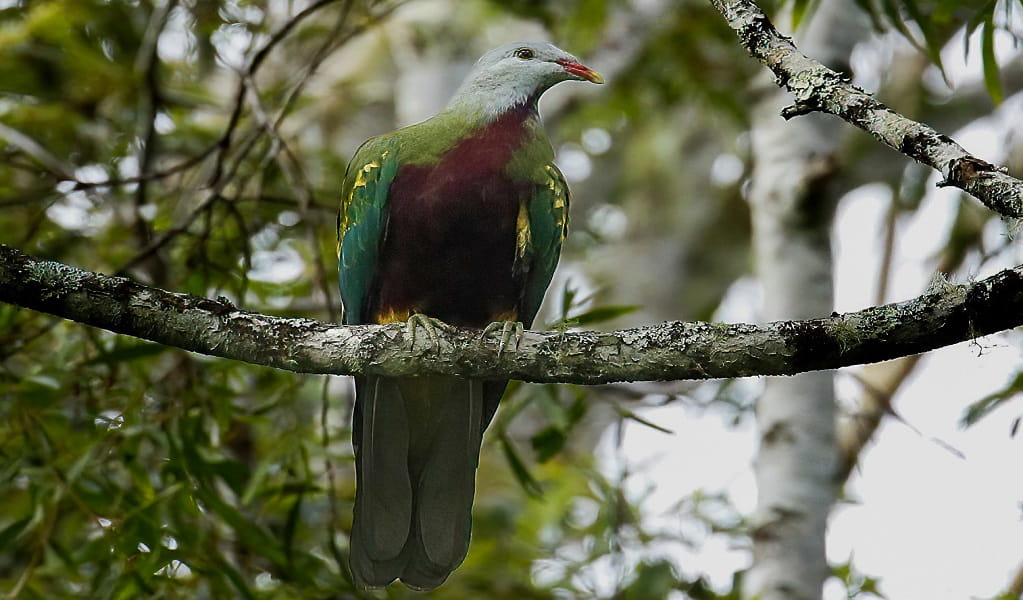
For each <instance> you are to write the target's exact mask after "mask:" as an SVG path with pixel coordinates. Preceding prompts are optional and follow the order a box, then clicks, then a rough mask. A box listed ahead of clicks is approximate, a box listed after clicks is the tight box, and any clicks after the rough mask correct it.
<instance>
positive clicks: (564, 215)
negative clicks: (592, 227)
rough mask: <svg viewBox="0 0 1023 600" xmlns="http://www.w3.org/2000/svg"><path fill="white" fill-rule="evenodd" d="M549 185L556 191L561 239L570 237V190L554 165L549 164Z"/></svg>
mask: <svg viewBox="0 0 1023 600" xmlns="http://www.w3.org/2000/svg"><path fill="white" fill-rule="evenodd" d="M547 175H548V178H547V187H548V188H549V189H550V190H551V192H553V193H554V202H553V204H552V205H551V207H552V208H553V209H554V222H555V223H557V225H558V227H560V228H561V239H562V240H564V239H565V238H566V237H568V190H567V189H566V188H565V184H564V183H563V182H562V179H561V177H560V176H559V175H558V170H557V168H556V167H555V166H554V165H547Z"/></svg>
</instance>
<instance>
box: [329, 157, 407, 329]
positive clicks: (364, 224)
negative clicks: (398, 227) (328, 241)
mask: <svg viewBox="0 0 1023 600" xmlns="http://www.w3.org/2000/svg"><path fill="white" fill-rule="evenodd" d="M379 141H380V140H379V138H375V139H371V140H368V141H367V142H366V143H365V144H363V145H362V146H361V147H360V148H359V149H358V150H357V151H356V153H355V156H354V157H353V158H352V162H350V163H349V164H348V170H347V172H346V173H345V182H344V185H343V186H342V188H341V194H342V196H341V210H340V211H338V215H337V258H338V287H339V288H340V289H341V303H342V305H343V308H344V312H343V318H342V321H343V322H344V323H345V324H355V323H365V322H366V320H367V319H369V318H370V317H371V315H367V314H363V312H364V310H365V307H366V295H367V294H368V293H369V288H370V286H371V285H372V283H373V276H374V274H375V273H376V268H377V254H378V251H379V248H380V242H381V240H382V239H383V235H384V229H385V227H386V225H387V223H386V221H387V194H388V191H389V189H390V186H391V182H392V181H393V180H394V175H395V173H396V172H397V171H398V159H397V156H396V155H395V153H394V152H391V151H389V150H387V149H385V148H386V144H381V143H379ZM382 146H383V147H382Z"/></svg>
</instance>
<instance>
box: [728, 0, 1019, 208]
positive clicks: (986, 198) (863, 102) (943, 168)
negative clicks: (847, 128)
mask: <svg viewBox="0 0 1023 600" xmlns="http://www.w3.org/2000/svg"><path fill="white" fill-rule="evenodd" d="M711 3H712V4H713V5H714V6H715V7H716V8H717V9H718V11H720V12H721V14H722V16H724V18H725V21H726V22H727V23H728V25H729V27H731V28H732V29H733V30H735V32H736V33H737V34H738V36H739V40H740V42H741V43H742V45H743V47H745V48H746V50H747V51H748V52H749V53H750V55H752V56H753V57H754V58H756V59H757V60H758V61H760V62H761V63H763V64H764V65H765V66H766V67H768V68H769V69H771V71H773V72H774V74H775V76H776V77H777V82H778V85H779V86H781V87H784V88H785V89H787V90H788V91H789V92H790V93H791V94H792V95H793V96H795V100H796V101H795V104H793V105H792V106H789V107H788V108H786V109H784V110H783V111H782V116H783V117H785V118H786V119H789V118H792V117H796V116H799V115H805V114H808V113H811V112H826V113H830V114H833V115H836V116H838V117H841V118H842V119H844V120H845V121H847V122H849V123H851V124H853V125H855V126H857V127H859V128H860V129H863V130H864V131H867V132H868V133H870V134H871V135H873V136H874V137H875V138H877V139H878V140H879V141H881V142H882V143H884V144H885V145H886V146H888V147H890V148H892V149H894V150H896V151H898V152H901V153H902V154H905V155H906V156H908V157H910V158H912V159H914V160H916V161H919V162H921V163H923V164H925V165H928V166H930V167H932V168H933V169H935V170H937V171H939V172H940V173H941V174H942V176H943V177H944V179H943V180H942V181H941V182H940V183H939V184H938V185H939V186H953V187H957V188H959V189H961V190H963V191H965V192H966V193H968V194H970V195H971V196H973V197H975V198H977V199H978V200H980V201H981V202H983V203H984V205H985V206H987V207H988V208H990V209H991V210H993V211H995V212H997V213H999V214H1001V215H1003V216H1006V217H1013V218H1018V217H1023V181H1020V180H1019V179H1016V178H1014V177H1011V176H1009V175H1008V174H1007V172H1006V169H1005V168H1004V167H999V166H996V165H993V164H991V163H989V162H987V161H985V160H983V159H980V158H978V157H976V156H973V155H971V154H970V153H968V152H967V151H966V150H965V149H963V147H962V146H960V145H959V144H957V143H956V142H955V140H953V139H952V138H950V137H948V136H947V135H944V134H942V133H939V132H937V131H935V130H934V129H932V128H931V127H929V126H927V125H925V124H923V123H918V122H916V121H913V120H912V119H909V118H907V117H905V116H903V115H901V114H899V113H897V112H895V111H894V110H892V109H891V108H889V107H888V106H886V105H884V104H883V103H881V102H880V101H879V100H877V99H876V98H874V97H873V96H872V95H871V94H869V93H867V92H866V91H864V90H863V89H861V88H859V87H857V86H855V85H853V84H852V83H850V82H849V81H848V79H847V78H846V77H845V76H844V75H842V74H840V73H837V72H835V71H833V70H831V69H829V68H827V67H825V66H824V65H822V64H821V63H820V62H818V61H816V60H814V59H812V58H809V57H807V56H806V55H804V54H802V53H801V52H800V51H799V50H798V49H797V48H796V46H795V45H794V44H793V43H792V40H791V39H790V38H787V37H785V36H783V35H781V34H780V33H778V30H776V29H775V28H774V25H772V24H771V21H770V20H769V19H768V18H767V15H765V14H764V12H763V11H762V10H761V9H760V7H759V6H757V3H756V2H754V1H753V0H711Z"/></svg>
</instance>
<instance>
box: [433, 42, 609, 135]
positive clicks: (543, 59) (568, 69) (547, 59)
mask: <svg viewBox="0 0 1023 600" xmlns="http://www.w3.org/2000/svg"><path fill="white" fill-rule="evenodd" d="M568 80H577V81H590V82H593V83H604V78H603V77H601V75H600V73H597V72H596V71H594V70H593V69H591V68H589V67H586V66H584V65H583V64H582V63H580V62H579V59H578V58H576V57H574V56H572V55H571V54H569V53H567V52H565V51H564V50H562V49H560V48H558V47H557V46H554V45H553V44H548V43H546V42H515V43H511V44H505V45H503V46H500V47H497V48H494V49H493V50H491V51H490V52H487V53H486V54H484V55H483V56H482V57H481V58H480V59H479V60H478V61H476V65H475V66H474V67H473V69H472V71H471V72H470V73H469V75H468V76H467V77H466V78H465V81H464V82H463V83H462V85H461V87H459V88H458V91H457V92H456V93H455V96H454V98H453V99H452V101H451V104H450V105H449V106H452V107H453V106H461V107H464V108H471V109H474V110H477V111H482V112H484V113H486V114H487V115H488V116H490V117H494V116H497V115H499V114H501V113H503V112H504V111H506V110H508V109H509V108H511V107H513V106H517V105H521V104H524V103H527V102H536V100H537V99H538V98H539V97H540V94H542V93H544V92H545V91H546V90H547V89H548V88H550V87H551V86H552V85H554V84H556V83H560V82H562V81H568Z"/></svg>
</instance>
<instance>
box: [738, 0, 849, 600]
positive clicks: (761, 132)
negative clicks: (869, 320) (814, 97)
mask: <svg viewBox="0 0 1023 600" xmlns="http://www.w3.org/2000/svg"><path fill="white" fill-rule="evenodd" d="M860 23H861V15H859V14H857V12H856V8H855V6H853V4H852V3H849V2H844V1H843V0H824V1H823V2H822V3H821V4H820V6H819V8H818V9H817V12H816V13H815V14H814V15H813V16H812V20H811V21H810V22H809V23H807V24H805V25H804V29H803V30H801V32H800V35H798V36H797V37H798V38H799V39H800V41H799V42H798V44H799V46H800V48H801V49H802V50H803V52H805V53H807V54H809V55H810V56H814V57H817V58H819V59H820V60H821V61H822V62H824V63H825V64H829V66H831V67H832V68H838V69H840V70H844V67H845V66H846V64H847V62H848V57H849V54H850V52H851V51H852V48H853V46H854V45H855V43H856V42H857V41H858V39H859V37H860V36H861V35H863V34H864V33H865V31H866V29H865V28H864V27H862V26H861V25H860ZM759 83H760V84H761V85H762V86H763V87H764V89H765V96H763V99H762V100H761V101H760V102H759V103H758V104H757V106H756V107H755V110H754V115H753V125H752V143H753V156H754V160H755V161H756V165H755V167H754V170H753V181H752V186H751V188H750V198H749V199H750V204H751V206H752V210H753V229H754V233H753V237H754V249H755V252H756V261H757V267H756V268H757V274H758V276H759V278H760V281H761V282H762V285H763V290H764V314H763V317H764V319H766V320H776V319H788V318H799V317H811V316H823V315H827V314H829V313H830V312H831V310H832V305H833V285H832V272H831V271H832V256H831V239H830V230H831V220H832V216H833V213H834V208H835V204H836V201H837V197H836V193H835V188H836V186H833V185H829V184H830V183H831V180H832V179H833V177H834V175H835V174H836V172H837V169H838V164H837V161H836V158H835V154H836V146H837V141H838V139H839V137H840V134H841V128H842V126H843V124H842V123H841V121H839V120H838V119H835V118H833V117H831V116H828V115H808V116H805V117H800V118H798V119H794V120H791V121H785V120H784V119H783V118H782V117H781V116H780V111H781V109H782V108H783V107H784V106H785V105H787V104H791V98H790V97H789V95H788V94H787V93H785V92H781V91H775V89H774V84H773V82H771V81H770V79H769V77H766V76H765V77H763V78H762V79H761V80H760V82H759ZM757 418H758V421H759V427H760V432H761V434H760V436H761V437H760V450H759V453H758V456H757V459H756V464H755V467H754V469H755V474H756V480H757V488H758V501H757V511H756V515H755V516H754V519H753V526H754V530H753V557H754V563H753V566H752V568H751V569H750V572H749V574H748V577H747V582H746V589H745V590H744V593H745V595H746V597H749V598H758V599H763V600H775V599H786V600H788V599H800V600H810V599H812V598H819V597H820V596H821V589H822V586H823V583H824V580H825V579H826V578H827V576H828V574H829V568H828V563H827V557H826V554H825V542H824V538H825V532H826V528H827V519H828V514H829V512H830V510H831V506H832V504H833V503H834V500H835V479H834V477H835V467H836V447H835V405H834V388H833V374H832V373H831V372H818V373H806V374H803V375H798V376H795V377H790V378H771V379H769V380H768V381H767V385H766V388H765V390H764V395H763V397H762V398H761V399H760V401H759V403H758V405H757Z"/></svg>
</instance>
